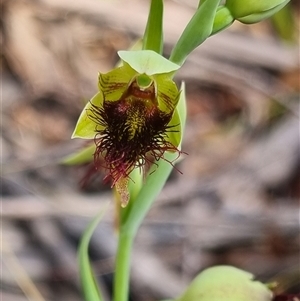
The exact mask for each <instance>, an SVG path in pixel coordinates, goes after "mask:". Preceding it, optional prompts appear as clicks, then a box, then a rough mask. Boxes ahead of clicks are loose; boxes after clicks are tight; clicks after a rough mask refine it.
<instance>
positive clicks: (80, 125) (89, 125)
mask: <svg viewBox="0 0 300 301" xmlns="http://www.w3.org/2000/svg"><path fill="white" fill-rule="evenodd" d="M92 104H94V105H96V106H102V104H103V93H102V92H98V93H97V94H96V95H95V96H94V97H93V98H92V99H91V100H90V101H89V102H88V103H87V104H86V105H85V107H84V109H83V110H82V112H81V114H80V116H79V119H78V121H77V124H76V126H75V129H74V132H73V134H72V139H73V138H81V139H94V137H95V134H96V132H95V130H96V127H99V125H97V124H96V123H95V122H94V121H93V120H92V119H91V118H89V116H88V114H87V113H88V111H89V110H90V109H91V107H92Z"/></svg>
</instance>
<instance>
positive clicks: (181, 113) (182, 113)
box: [167, 83, 186, 150]
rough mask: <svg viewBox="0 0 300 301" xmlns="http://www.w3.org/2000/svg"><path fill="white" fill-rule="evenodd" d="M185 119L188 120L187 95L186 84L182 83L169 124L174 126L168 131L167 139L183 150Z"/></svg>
mask: <svg viewBox="0 0 300 301" xmlns="http://www.w3.org/2000/svg"><path fill="white" fill-rule="evenodd" d="M185 120H186V96H185V84H184V83H182V84H181V91H180V97H179V102H178V105H177V107H176V109H175V111H174V114H173V117H172V119H171V121H170V123H169V124H168V126H172V128H171V129H170V130H171V131H170V132H168V139H167V141H169V142H171V143H172V144H173V145H174V146H176V147H177V148H178V149H179V150H181V143H182V136H183V129H184V127H185ZM172 130H174V132H172Z"/></svg>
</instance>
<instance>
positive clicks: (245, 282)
mask: <svg viewBox="0 0 300 301" xmlns="http://www.w3.org/2000/svg"><path fill="white" fill-rule="evenodd" d="M271 299H272V292H271V291H270V290H269V289H268V288H267V286H266V285H264V284H263V283H261V282H259V281H255V280H254V276H253V275H252V274H250V273H248V272H245V271H243V270H239V269H237V268H235V267H231V266H216V267H212V268H208V269H206V270H204V271H203V272H201V273H200V274H199V275H198V276H197V277H196V278H195V279H194V280H193V281H192V283H191V284H190V285H189V287H188V288H187V290H186V291H185V293H184V294H183V295H182V296H181V297H180V298H178V299H177V301H271Z"/></svg>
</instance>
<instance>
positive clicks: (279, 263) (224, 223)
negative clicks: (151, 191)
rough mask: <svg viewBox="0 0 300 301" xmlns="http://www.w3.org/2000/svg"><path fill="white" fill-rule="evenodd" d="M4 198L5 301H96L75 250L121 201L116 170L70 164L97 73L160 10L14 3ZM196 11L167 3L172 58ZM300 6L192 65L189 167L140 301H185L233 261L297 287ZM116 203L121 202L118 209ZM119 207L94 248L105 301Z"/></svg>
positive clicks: (211, 42)
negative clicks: (84, 287)
mask: <svg viewBox="0 0 300 301" xmlns="http://www.w3.org/2000/svg"><path fill="white" fill-rule="evenodd" d="M0 5H1V10H2V14H1V40H0V43H1V94H2V95H1V96H2V100H3V101H2V108H1V109H2V112H1V116H2V123H1V160H2V171H1V191H2V208H1V211H2V224H1V226H2V234H3V237H2V244H1V254H2V256H1V260H2V279H1V296H2V300H3V301H25V300H35V301H50V300H53V301H54V300H55V301H60V300H61V301H77V300H82V297H81V294H80V287H79V279H78V268H77V258H76V256H77V255H76V252H77V251H76V249H77V245H78V240H79V239H80V236H81V234H82V232H83V231H84V228H85V227H86V225H87V224H88V222H89V221H90V220H91V218H92V217H93V216H94V215H95V214H96V212H98V211H100V210H101V208H102V207H103V205H104V204H105V203H106V202H107V201H108V200H112V193H111V190H110V188H109V187H108V186H105V185H104V184H103V181H102V179H103V174H99V175H97V176H93V177H91V178H90V179H89V181H85V183H83V182H82V179H83V178H84V175H85V174H86V172H87V171H88V170H89V168H90V166H76V167H68V166H63V165H61V164H60V162H61V159H62V158H63V157H64V156H66V155H68V154H70V153H72V152H74V151H76V150H78V149H80V148H81V147H82V146H83V145H84V143H83V141H80V140H70V136H71V134H72V131H73V129H74V126H75V124H76V121H77V118H78V116H79V114H80V112H81V110H82V109H83V106H84V104H85V103H86V101H88V100H89V98H90V97H91V96H93V95H94V94H95V93H96V92H97V73H98V72H99V71H100V72H102V73H104V72H107V71H109V70H110V69H111V68H112V67H113V66H114V64H115V63H116V62H117V60H118V57H117V54H116V52H117V51H118V50H125V49H127V48H128V47H130V45H131V44H132V43H134V42H135V41H136V40H137V39H138V38H140V37H141V36H142V34H143V32H144V28H145V24H146V20H147V12H148V7H149V1H138V0H126V1H123V2H121V1H100V0H76V1H71V0H3V1H2V3H1V4H0ZM196 6H197V1H195V0H193V1H192V0H186V1H171V0H166V1H165V35H164V37H165V48H164V51H165V55H166V56H168V55H169V53H170V51H171V49H172V46H173V45H174V44H175V42H176V41H177V39H178V38H179V36H180V34H181V32H182V30H183V29H184V27H185V25H186V24H187V22H188V21H189V19H190V18H191V16H192V14H193V12H194V10H195V8H196ZM299 16H300V14H299V1H296V0H295V1H291V3H290V4H289V6H288V7H286V8H285V9H284V10H283V11H282V12H280V13H278V14H277V15H276V16H274V17H273V18H272V19H271V20H267V21H264V22H261V23H259V24H255V25H250V26H246V25H242V24H240V23H238V22H235V23H234V24H233V25H232V26H231V27H230V28H229V29H227V30H226V31H224V32H222V33H220V34H217V35H216V36H214V37H211V38H209V39H208V40H207V41H206V42H205V43H204V44H203V45H201V46H200V47H199V48H198V49H197V50H196V51H194V52H193V53H192V55H191V56H190V57H189V59H188V60H187V62H186V63H185V65H184V66H183V68H182V69H181V71H180V72H179V73H178V76H177V77H176V80H177V82H178V84H180V82H181V80H184V81H185V82H186V85H187V104H188V121H187V126H186V132H185V138H184V144H183V150H184V151H185V152H187V153H188V155H187V156H184V160H182V161H181V163H180V164H179V165H178V168H179V169H180V171H182V173H183V175H181V174H180V173H179V172H177V171H174V172H173V173H172V176H171V177H170V179H169V181H168V183H167V185H166V186H165V188H164V189H163V191H162V192H161V194H160V196H159V197H158V199H157V201H156V202H155V204H154V206H153V208H152V209H151V211H150V212H149V214H148V216H147V218H146V220H145V221H144V223H143V225H142V227H141V229H140V231H139V233H138V236H137V239H136V242H135V248H134V253H133V256H132V281H131V295H130V300H131V301H150V300H159V299H163V298H172V297H175V296H178V295H179V294H181V293H182V292H183V290H184V289H185V287H186V286H187V284H188V283H189V282H190V281H191V279H193V277H194V276H195V275H197V274H198V273H199V272H200V271H201V270H203V269H204V268H206V267H209V266H212V265H217V264H229V265H234V266H236V267H239V268H242V269H245V270H247V271H250V272H251V273H254V274H255V275H256V277H257V278H258V279H260V280H262V281H266V282H268V281H274V280H275V281H279V286H278V288H277V291H278V292H279V293H280V292H283V291H289V292H296V291H299V290H300V289H299V287H300V286H299V274H297V273H298V272H299V250H300V242H299V197H300V181H299V179H300V172H299V171H300V169H299V167H300V152H299V48H298V34H299V23H300V22H299ZM111 203H112V202H111ZM113 223H114V206H113V204H112V205H111V206H110V209H109V210H108V212H107V213H106V214H105V217H104V220H103V221H102V223H101V224H100V225H99V227H98V228H97V230H96V232H95V235H94V236H93V239H92V243H91V253H90V254H91V258H92V261H93V266H94V268H95V272H96V275H97V276H98V280H99V282H100V285H101V287H102V289H103V292H104V294H105V296H106V297H107V300H109V298H110V294H111V282H112V275H113V270H114V267H113V266H114V254H115V251H116V236H115V233H114V229H113Z"/></svg>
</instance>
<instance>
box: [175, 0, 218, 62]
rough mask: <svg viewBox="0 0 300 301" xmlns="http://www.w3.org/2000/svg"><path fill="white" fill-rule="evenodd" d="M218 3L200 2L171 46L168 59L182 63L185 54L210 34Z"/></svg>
mask: <svg viewBox="0 0 300 301" xmlns="http://www.w3.org/2000/svg"><path fill="white" fill-rule="evenodd" d="M219 3H220V0H209V1H208V0H207V1H205V2H204V3H201V5H200V7H199V8H198V9H197V11H196V13H195V14H194V16H193V17H192V19H191V20H190V22H189V23H188V25H187V26H186V28H185V29H184V31H183V33H182V35H181V37H180V38H179V40H178V42H177V44H176V45H175V47H174V48H173V50H172V52H171V56H170V61H172V62H174V63H176V64H178V65H182V64H183V62H184V61H185V59H186V58H187V56H188V55H189V54H190V53H191V52H192V51H193V50H194V49H195V48H197V47H198V46H199V45H200V44H202V43H203V42H204V41H205V40H206V39H207V38H208V37H209V36H210V35H211V33H212V30H213V24H214V18H215V15H216V11H217V8H218V5H219Z"/></svg>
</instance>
